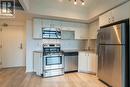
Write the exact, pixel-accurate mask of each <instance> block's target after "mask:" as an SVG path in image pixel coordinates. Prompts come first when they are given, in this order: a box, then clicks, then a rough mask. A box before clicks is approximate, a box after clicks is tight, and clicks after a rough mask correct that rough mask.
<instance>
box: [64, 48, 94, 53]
mask: <svg viewBox="0 0 130 87" xmlns="http://www.w3.org/2000/svg"><path fill="white" fill-rule="evenodd" d="M62 51H63V52H90V53H96V51H95V50H94V49H91V50H86V49H81V50H78V49H67V50H62Z"/></svg>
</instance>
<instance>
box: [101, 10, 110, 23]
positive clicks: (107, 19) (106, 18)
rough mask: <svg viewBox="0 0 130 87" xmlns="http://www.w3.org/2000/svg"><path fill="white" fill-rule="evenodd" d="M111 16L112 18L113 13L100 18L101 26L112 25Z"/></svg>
mask: <svg viewBox="0 0 130 87" xmlns="http://www.w3.org/2000/svg"><path fill="white" fill-rule="evenodd" d="M111 16H112V12H111V11H109V12H107V13H105V14H103V15H101V16H99V26H104V25H107V24H109V23H111Z"/></svg>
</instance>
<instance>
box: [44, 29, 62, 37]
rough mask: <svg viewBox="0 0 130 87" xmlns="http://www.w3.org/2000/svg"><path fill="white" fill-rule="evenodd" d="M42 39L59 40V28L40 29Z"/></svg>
mask: <svg viewBox="0 0 130 87" xmlns="http://www.w3.org/2000/svg"><path fill="white" fill-rule="evenodd" d="M42 38H43V39H61V30H60V29H59V28H50V27H46V28H42Z"/></svg>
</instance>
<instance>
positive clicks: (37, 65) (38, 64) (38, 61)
mask: <svg viewBox="0 0 130 87" xmlns="http://www.w3.org/2000/svg"><path fill="white" fill-rule="evenodd" d="M42 62H43V53H42V52H33V72H35V73H36V75H39V76H41V74H42V73H43V68H42V66H43V63H42Z"/></svg>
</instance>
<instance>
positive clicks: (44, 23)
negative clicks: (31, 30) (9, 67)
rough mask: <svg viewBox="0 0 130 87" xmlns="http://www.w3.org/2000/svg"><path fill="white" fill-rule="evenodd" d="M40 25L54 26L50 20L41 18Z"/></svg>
mask: <svg viewBox="0 0 130 87" xmlns="http://www.w3.org/2000/svg"><path fill="white" fill-rule="evenodd" d="M42 26H43V28H45V27H54V25H53V22H52V20H47V19H42Z"/></svg>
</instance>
